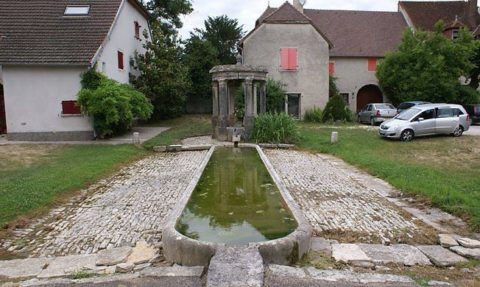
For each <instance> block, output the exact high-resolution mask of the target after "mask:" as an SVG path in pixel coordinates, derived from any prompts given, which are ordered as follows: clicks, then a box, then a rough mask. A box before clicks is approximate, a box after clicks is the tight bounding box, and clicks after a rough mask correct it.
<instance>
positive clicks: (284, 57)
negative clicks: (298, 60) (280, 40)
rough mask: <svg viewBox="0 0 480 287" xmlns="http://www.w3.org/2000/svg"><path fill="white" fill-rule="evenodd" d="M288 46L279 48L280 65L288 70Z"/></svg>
mask: <svg viewBox="0 0 480 287" xmlns="http://www.w3.org/2000/svg"><path fill="white" fill-rule="evenodd" d="M288 50H289V49H288V48H282V49H280V67H281V68H282V69H284V70H288V67H289V65H288Z"/></svg>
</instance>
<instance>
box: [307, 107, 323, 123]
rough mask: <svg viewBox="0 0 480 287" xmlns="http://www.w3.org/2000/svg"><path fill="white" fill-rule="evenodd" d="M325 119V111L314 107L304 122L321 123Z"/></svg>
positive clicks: (308, 112)
mask: <svg viewBox="0 0 480 287" xmlns="http://www.w3.org/2000/svg"><path fill="white" fill-rule="evenodd" d="M322 117H323V111H322V109H320V108H317V107H314V108H313V109H310V110H308V111H306V112H305V116H304V117H303V120H304V121H305V122H307V123H321V122H322Z"/></svg>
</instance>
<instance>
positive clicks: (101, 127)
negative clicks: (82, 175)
mask: <svg viewBox="0 0 480 287" xmlns="http://www.w3.org/2000/svg"><path fill="white" fill-rule="evenodd" d="M86 74H87V73H85V74H84V75H86ZM91 74H92V73H91V72H90V73H88V75H90V76H91ZM90 76H89V77H90ZM99 77H100V81H99V84H98V86H97V88H96V89H87V88H83V89H82V90H81V91H80V93H79V94H78V104H79V105H80V107H81V108H82V110H83V111H84V112H86V113H87V114H88V115H90V116H92V117H93V125H94V129H95V132H96V134H97V136H98V137H99V138H105V137H110V136H113V135H115V134H118V133H121V132H124V131H127V130H128V129H130V128H131V127H132V124H133V121H134V119H136V118H138V119H141V120H148V119H149V118H150V116H151V115H152V113H153V106H152V104H151V103H150V101H149V100H148V99H147V97H145V95H144V94H142V93H140V92H139V91H137V90H135V89H134V88H132V87H131V86H129V85H126V84H120V83H118V82H115V81H113V80H110V79H107V78H106V77H105V76H103V75H100V74H99ZM82 80H83V79H82ZM82 84H83V81H82Z"/></svg>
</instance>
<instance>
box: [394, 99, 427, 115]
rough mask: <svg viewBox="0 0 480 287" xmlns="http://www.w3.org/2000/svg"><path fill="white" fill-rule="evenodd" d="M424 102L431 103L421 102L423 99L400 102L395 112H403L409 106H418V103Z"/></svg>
mask: <svg viewBox="0 0 480 287" xmlns="http://www.w3.org/2000/svg"><path fill="white" fill-rule="evenodd" d="M426 104H431V103H429V102H423V101H411V102H403V103H401V104H400V105H399V106H398V108H397V112H398V113H401V112H403V111H406V110H408V109H409V108H411V107H414V106H419V105H426Z"/></svg>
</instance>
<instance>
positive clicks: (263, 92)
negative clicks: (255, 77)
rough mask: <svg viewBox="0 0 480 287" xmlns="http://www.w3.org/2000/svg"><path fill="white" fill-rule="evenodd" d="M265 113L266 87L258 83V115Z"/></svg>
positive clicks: (263, 83) (264, 84)
mask: <svg viewBox="0 0 480 287" xmlns="http://www.w3.org/2000/svg"><path fill="white" fill-rule="evenodd" d="M266 112H267V85H266V83H265V82H261V83H260V114H264V113H266Z"/></svg>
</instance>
